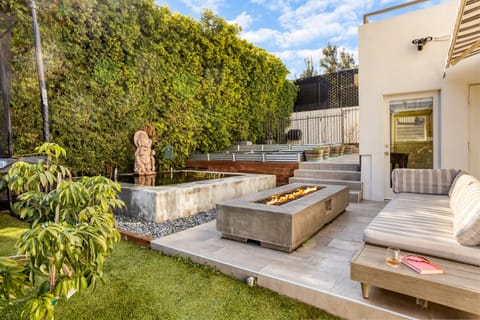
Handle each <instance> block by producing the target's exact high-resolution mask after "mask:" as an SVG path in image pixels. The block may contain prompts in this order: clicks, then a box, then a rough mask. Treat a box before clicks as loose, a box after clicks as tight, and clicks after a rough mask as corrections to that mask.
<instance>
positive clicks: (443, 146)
mask: <svg viewBox="0 0 480 320" xmlns="http://www.w3.org/2000/svg"><path fill="white" fill-rule="evenodd" d="M456 10H457V1H451V2H447V3H444V4H441V5H438V6H434V7H430V8H427V9H423V10H418V11H414V12H411V13H407V14H403V15H399V16H396V17H393V18H389V19H385V20H381V21H378V22H373V23H368V24H364V25H361V26H360V27H359V32H358V37H359V39H358V42H359V66H360V67H359V83H360V87H359V89H360V99H359V104H360V154H361V155H362V181H363V182H364V198H365V199H370V200H383V199H384V198H385V197H386V195H385V191H384V190H385V189H384V182H385V176H386V175H385V169H384V168H385V164H384V162H385V156H384V152H385V151H388V145H389V143H390V142H389V120H388V112H389V111H388V107H387V106H386V104H385V102H384V101H385V99H387V98H388V97H391V96H395V95H407V96H408V95H410V94H412V95H413V94H415V93H421V92H426V91H432V92H438V93H439V95H438V97H439V109H438V110H434V113H435V112H436V114H435V115H434V117H438V119H440V121H439V122H440V123H439V124H438V123H437V124H436V128H435V129H436V130H437V136H436V137H434V139H436V143H437V145H435V146H434V148H436V151H435V152H438V156H437V157H436V160H435V165H436V166H438V167H442V168H446V167H448V168H450V167H453V168H459V169H462V168H466V165H467V163H468V159H467V158H468V153H467V149H466V146H467V140H468V132H467V128H466V127H467V126H466V120H467V114H468V104H467V93H468V84H469V83H474V82H475V81H476V80H475V78H477V77H480V72H478V70H480V60H479V57H480V55H477V56H475V57H472V58H469V59H466V60H464V61H462V62H460V63H459V64H458V65H457V66H455V67H454V68H452V69H449V70H448V72H447V75H446V78H445V79H444V78H443V71H444V65H445V60H446V56H447V52H448V46H449V36H450V35H451V32H452V29H453V24H454V22H455V18H456ZM427 36H432V37H434V40H433V41H431V42H428V43H427V44H426V45H425V46H424V48H423V50H422V51H418V50H417V48H416V46H415V45H413V44H412V40H413V39H418V38H422V37H427ZM462 64H463V66H462ZM466 70H467V71H468V72H466ZM435 129H434V130H435ZM387 170H389V169H387Z"/></svg>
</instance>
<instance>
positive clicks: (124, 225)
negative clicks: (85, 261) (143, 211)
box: [115, 209, 216, 238]
mask: <svg viewBox="0 0 480 320" xmlns="http://www.w3.org/2000/svg"><path fill="white" fill-rule="evenodd" d="M215 217H216V211H215V209H212V210H210V211H207V212H200V213H197V214H196V215H193V216H190V217H187V218H179V219H175V220H169V221H165V222H162V223H155V222H149V221H145V220H141V219H136V218H132V217H126V216H121V215H115V220H116V221H117V224H118V228H119V229H123V230H126V231H130V232H133V233H136V234H139V235H143V236H147V237H153V238H160V237H163V236H166V235H169V234H172V233H175V232H179V231H182V230H185V229H189V228H192V227H195V226H198V225H200V224H203V223H207V222H210V221H212V220H214V219H215Z"/></svg>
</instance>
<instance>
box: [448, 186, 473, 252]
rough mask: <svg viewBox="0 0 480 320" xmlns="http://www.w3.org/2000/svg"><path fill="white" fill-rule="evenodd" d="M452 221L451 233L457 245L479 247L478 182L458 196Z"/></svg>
mask: <svg viewBox="0 0 480 320" xmlns="http://www.w3.org/2000/svg"><path fill="white" fill-rule="evenodd" d="M452 209H453V208H452ZM453 219H454V220H453V232H454V235H455V238H456V239H457V242H458V243H460V244H461V245H464V246H478V245H480V182H474V183H471V184H470V185H468V186H467V187H466V188H465V189H464V191H463V192H462V194H460V195H459V197H458V203H457V204H456V210H454V218H453Z"/></svg>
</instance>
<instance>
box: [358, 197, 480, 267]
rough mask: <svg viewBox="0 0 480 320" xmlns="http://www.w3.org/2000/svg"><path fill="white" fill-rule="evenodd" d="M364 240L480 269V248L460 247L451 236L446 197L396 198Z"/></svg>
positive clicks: (451, 228) (379, 215)
mask: <svg viewBox="0 0 480 320" xmlns="http://www.w3.org/2000/svg"><path fill="white" fill-rule="evenodd" d="M363 240H364V241H365V242H366V243H369V244H374V245H379V246H384V247H396V248H400V249H403V250H405V251H413V252H417V253H421V254H426V255H429V256H434V257H439V258H445V259H449V260H454V261H458V262H464V263H468V264H473V265H476V266H480V247H479V246H475V247H471V246H463V245H461V244H459V243H458V242H457V240H456V239H455V237H454V236H453V212H452V209H451V208H450V205H449V198H448V196H445V195H431V194H417V193H400V194H398V195H397V196H396V197H395V199H394V200H392V201H390V203H388V204H387V205H386V206H385V208H384V209H383V210H382V211H381V212H380V213H379V214H378V215H377V216H376V217H375V219H374V220H373V221H372V222H371V224H370V225H369V226H368V228H367V229H365V231H364V235H363Z"/></svg>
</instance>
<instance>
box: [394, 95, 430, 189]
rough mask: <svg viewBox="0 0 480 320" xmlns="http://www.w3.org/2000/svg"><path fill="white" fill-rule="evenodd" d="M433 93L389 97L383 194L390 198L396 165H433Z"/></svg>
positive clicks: (414, 166)
mask: <svg viewBox="0 0 480 320" xmlns="http://www.w3.org/2000/svg"><path fill="white" fill-rule="evenodd" d="M436 100H437V99H436V97H435V96H434V95H432V96H426V97H425V96H419V95H416V97H415V96H414V97H412V98H410V97H406V98H404V97H399V98H396V97H392V98H390V99H388V100H387V101H386V102H387V105H386V107H387V110H388V124H389V132H388V133H389V134H388V135H389V136H388V137H385V141H386V143H385V197H386V198H391V195H392V191H391V187H392V181H391V176H392V171H393V170H394V169H395V168H416V169H431V168H433V167H434V155H435V152H434V133H435V130H434V123H435V118H434V109H435V108H434V104H435V103H436Z"/></svg>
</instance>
